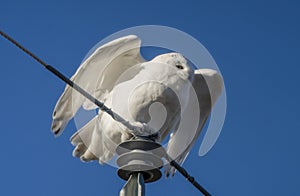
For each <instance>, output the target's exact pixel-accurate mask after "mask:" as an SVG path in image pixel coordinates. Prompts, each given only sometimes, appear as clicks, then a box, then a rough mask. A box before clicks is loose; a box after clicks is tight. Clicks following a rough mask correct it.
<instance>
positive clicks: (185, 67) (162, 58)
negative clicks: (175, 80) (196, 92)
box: [152, 53, 194, 80]
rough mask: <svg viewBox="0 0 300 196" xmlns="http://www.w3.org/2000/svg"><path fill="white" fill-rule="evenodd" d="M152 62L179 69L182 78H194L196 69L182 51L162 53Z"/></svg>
mask: <svg viewBox="0 0 300 196" xmlns="http://www.w3.org/2000/svg"><path fill="white" fill-rule="evenodd" d="M152 62H158V63H163V64H167V65H170V66H172V67H174V68H175V69H177V70H178V72H177V73H178V74H179V75H180V77H181V78H183V79H188V80H192V79H193V73H194V69H193V68H192V67H191V66H190V65H189V63H188V61H187V60H186V58H184V56H183V55H182V54H180V53H167V54H162V55H159V56H157V57H155V58H154V59H152Z"/></svg>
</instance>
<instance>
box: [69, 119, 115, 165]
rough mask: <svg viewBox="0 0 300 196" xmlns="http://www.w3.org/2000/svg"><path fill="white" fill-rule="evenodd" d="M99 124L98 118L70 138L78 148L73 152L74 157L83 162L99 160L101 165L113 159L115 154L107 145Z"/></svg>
mask: <svg viewBox="0 0 300 196" xmlns="http://www.w3.org/2000/svg"><path fill="white" fill-rule="evenodd" d="M99 124H100V122H99V118H98V116H96V117H94V118H93V119H92V120H91V121H89V122H88V123H87V124H86V125H85V126H84V127H82V128H81V129H80V130H79V131H77V132H76V133H75V134H74V135H73V136H72V137H71V138H70V140H71V143H72V144H73V145H74V146H76V147H75V149H74V151H73V156H74V157H78V158H80V159H81V160H82V161H83V162H89V161H93V160H97V161H99V163H100V164H103V163H105V162H107V161H109V160H110V159H111V158H112V156H113V154H112V153H111V151H110V150H109V149H108V148H107V147H106V145H105V142H104V140H105V139H104V138H103V135H102V134H103V132H102V129H101V128H100V126H99Z"/></svg>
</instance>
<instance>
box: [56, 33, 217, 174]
mask: <svg viewBox="0 0 300 196" xmlns="http://www.w3.org/2000/svg"><path fill="white" fill-rule="evenodd" d="M140 47H141V40H140V39H139V38H138V37H137V36H135V35H129V36H125V37H121V38H119V39H116V40H113V41H111V42H109V43H107V44H105V45H103V46H100V47H98V48H97V49H96V50H95V51H94V52H93V53H92V54H91V55H90V56H89V57H88V58H87V59H86V60H85V61H84V62H83V63H82V64H81V65H80V67H79V68H78V70H77V71H76V73H75V74H74V75H73V76H72V78H71V80H72V81H73V82H74V83H76V84H78V85H79V86H80V87H81V88H83V89H85V90H86V91H87V92H89V93H90V94H92V95H93V96H94V97H95V98H97V99H98V100H99V101H101V102H103V103H104V104H105V105H106V106H107V107H108V108H111V110H112V111H113V112H115V113H116V114H118V115H119V116H121V117H122V118H123V119H126V123H127V124H128V125H131V126H134V127H138V128H139V129H136V130H130V129H129V128H128V127H127V126H126V123H122V122H120V121H118V120H117V119H114V118H112V116H110V115H109V114H107V113H105V112H103V111H101V110H99V111H98V114H97V115H96V116H95V117H94V118H93V119H92V120H90V121H89V122H88V123H87V124H86V125H85V126H83V127H82V128H81V129H80V130H78V131H77V132H76V133H75V134H74V135H73V136H72V137H71V139H70V140H71V143H72V144H73V145H74V146H75V149H74V151H73V156H75V157H79V158H80V159H81V160H82V161H85V162H87V161H91V160H97V161H99V163H101V164H102V163H106V162H107V161H109V160H110V159H111V158H112V157H113V156H114V154H115V149H116V146H117V145H118V144H120V143H121V142H124V141H127V140H130V139H132V138H133V137H135V136H141V137H148V136H151V139H153V140H155V141H156V142H162V141H163V140H164V139H165V138H167V136H168V135H169V134H170V133H171V132H172V134H171V136H170V139H169V141H168V145H167V149H166V151H167V153H168V154H169V155H170V157H173V158H174V159H175V160H176V161H178V162H179V163H182V162H183V161H184V159H185V158H186V156H187V154H188V153H189V151H190V150H191V147H192V145H193V144H194V142H195V140H196V139H197V137H198V136H199V134H200V132H201V130H202V128H203V126H204V124H205V122H206V120H207V118H208V116H209V114H210V111H211V108H212V107H213V104H214V103H215V102H216V100H217V98H218V97H219V96H220V94H221V92H222V86H223V80H222V78H221V76H220V75H219V74H218V72H217V71H215V70H211V69H198V70H194V69H193V67H192V66H191V65H190V64H189V63H188V61H187V60H186V59H185V58H184V57H183V55H181V54H179V53H167V54H162V55H159V56H157V57H155V58H154V59H152V60H151V61H145V60H144V59H143V57H142V56H141V54H140ZM191 91H194V92H195V95H196V97H197V100H198V103H197V104H198V106H199V107H200V114H199V119H198V121H199V122H196V123H197V126H196V128H195V131H194V132H189V130H182V129H179V128H178V127H179V124H180V121H181V119H182V114H184V111H185V110H190V109H191V108H189V109H187V107H188V105H189V100H191V99H190V96H191ZM80 107H83V108H84V109H86V110H93V109H96V108H97V106H96V105H95V104H94V103H92V102H90V101H89V100H87V99H86V98H85V97H83V96H82V95H80V94H79V93H78V92H76V91H74V90H73V89H72V88H71V87H69V86H66V88H65V90H64V92H63V94H62V95H61V97H60V98H59V100H58V102H57V104H56V106H55V109H54V112H53V122H52V131H53V133H54V134H55V135H60V134H61V133H62V131H63V130H64V128H65V126H66V125H67V123H68V122H69V120H70V119H72V118H73V117H74V115H75V114H76V112H77V111H78V109H79V108H80ZM180 132H181V133H180ZM165 172H166V175H167V176H168V175H169V174H174V172H175V170H174V169H173V168H171V167H170V166H168V165H167V166H166V168H165Z"/></svg>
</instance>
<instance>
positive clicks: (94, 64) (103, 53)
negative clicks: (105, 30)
mask: <svg viewBox="0 0 300 196" xmlns="http://www.w3.org/2000/svg"><path fill="white" fill-rule="evenodd" d="M140 46H141V40H140V39H139V38H138V37H137V36H135V35H129V36H125V37H121V38H119V39H116V40H113V41H111V42H109V43H107V44H105V45H103V46H100V47H99V48H97V49H96V50H95V51H94V52H93V53H92V54H91V55H90V56H89V57H88V58H87V59H86V60H85V61H84V62H83V63H82V64H81V65H80V67H79V68H78V70H77V71H76V73H75V74H74V75H73V76H72V78H71V80H72V81H73V82H74V83H76V84H77V85H79V86H80V87H81V88H83V89H84V90H86V91H87V92H88V93H90V94H92V95H93V96H94V97H95V98H97V99H99V100H100V101H103V99H104V95H105V93H108V92H110V91H111V90H112V88H113V87H114V86H115V85H116V82H117V81H118V78H119V76H120V75H121V74H122V73H123V72H125V71H126V70H127V69H129V68H130V67H132V66H134V65H137V64H139V63H142V62H144V59H143V58H142V57H141V55H140ZM138 71H139V70H136V72H138ZM133 75H134V74H133ZM132 77H133V76H132ZM127 79H130V78H127ZM123 80H124V78H123ZM81 106H83V107H84V108H85V109H94V108H96V106H95V105H94V104H93V103H92V102H90V101H88V100H87V99H86V98H85V97H83V96H82V95H81V94H79V93H78V92H76V91H75V90H73V89H72V88H71V87H70V86H66V88H65V90H64V92H63V94H62V95H61V96H60V98H59V100H58V102H57V103H56V106H55V108H54V112H53V116H52V118H53V121H52V131H53V132H54V134H55V135H59V134H61V132H62V131H63V130H64V128H65V126H66V125H67V123H68V122H69V120H70V119H71V118H73V116H74V115H75V113H76V112H77V110H78V109H79V108H80V107H81Z"/></svg>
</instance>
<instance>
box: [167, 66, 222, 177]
mask: <svg viewBox="0 0 300 196" xmlns="http://www.w3.org/2000/svg"><path fill="white" fill-rule="evenodd" d="M194 73H195V78H194V81H193V84H192V85H193V89H194V90H195V91H194V92H195V93H196V96H197V99H198V100H197V102H198V104H191V106H192V108H186V110H185V111H184V113H183V116H187V115H189V114H188V113H190V112H192V111H191V110H193V111H194V109H193V106H194V105H198V106H199V109H200V119H198V121H199V122H198V126H197V128H196V129H194V130H193V129H184V128H178V129H177V130H175V132H174V133H173V134H172V136H171V137H170V140H169V142H168V147H167V153H168V155H169V156H170V157H171V158H172V159H174V160H176V161H177V162H178V163H180V164H182V163H183V161H184V160H185V158H186V157H187V155H188V153H189V152H190V150H191V148H192V146H193V144H194V143H195V141H196V140H197V138H198V136H199V135H200V133H201V131H202V128H203V126H204V125H205V122H206V120H207V119H208V117H209V115H210V112H211V109H212V107H213V105H214V104H215V102H216V101H217V99H218V97H219V96H220V95H221V92H222V88H223V79H222V77H221V76H220V75H219V74H218V72H217V71H215V70H211V69H198V70H195V72H194ZM190 101H192V100H191V96H190ZM174 172H175V169H174V168H172V167H170V165H167V166H166V168H165V173H166V175H167V176H168V175H169V174H172V175H174Z"/></svg>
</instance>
